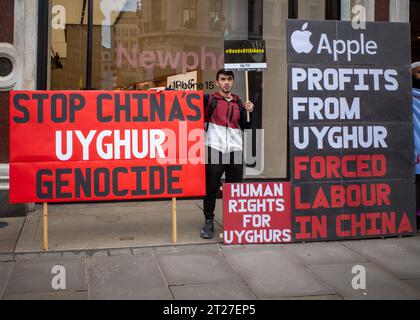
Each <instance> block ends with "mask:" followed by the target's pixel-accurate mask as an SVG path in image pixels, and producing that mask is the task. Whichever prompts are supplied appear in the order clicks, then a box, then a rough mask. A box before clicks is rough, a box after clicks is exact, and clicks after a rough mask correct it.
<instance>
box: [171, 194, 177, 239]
mask: <svg viewBox="0 0 420 320" xmlns="http://www.w3.org/2000/svg"><path fill="white" fill-rule="evenodd" d="M172 241H173V243H176V242H177V227H176V198H172Z"/></svg>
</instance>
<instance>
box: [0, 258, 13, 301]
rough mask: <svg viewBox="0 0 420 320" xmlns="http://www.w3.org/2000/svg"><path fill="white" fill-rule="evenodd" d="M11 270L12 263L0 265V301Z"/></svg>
mask: <svg viewBox="0 0 420 320" xmlns="http://www.w3.org/2000/svg"><path fill="white" fill-rule="evenodd" d="M12 268H13V262H1V263H0V299H1V297H2V296H3V293H4V290H5V289H6V285H7V281H8V280H9V277H10V273H11V271H12Z"/></svg>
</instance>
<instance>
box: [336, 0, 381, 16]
mask: <svg viewBox="0 0 420 320" xmlns="http://www.w3.org/2000/svg"><path fill="white" fill-rule="evenodd" d="M356 5H361V6H363V7H364V8H365V10H366V21H375V0H342V1H341V20H343V21H349V20H351V19H352V17H353V16H354V14H353V13H352V9H353V8H354V6H356Z"/></svg>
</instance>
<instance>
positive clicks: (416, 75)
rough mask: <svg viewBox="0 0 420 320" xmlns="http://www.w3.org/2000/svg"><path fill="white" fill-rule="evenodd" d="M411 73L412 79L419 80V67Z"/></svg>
mask: <svg viewBox="0 0 420 320" xmlns="http://www.w3.org/2000/svg"><path fill="white" fill-rule="evenodd" d="M412 72H413V77H414V78H416V79H417V80H420V66H419V67H416V68H414V69H413V70H412Z"/></svg>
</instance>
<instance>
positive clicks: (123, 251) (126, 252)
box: [109, 248, 133, 256]
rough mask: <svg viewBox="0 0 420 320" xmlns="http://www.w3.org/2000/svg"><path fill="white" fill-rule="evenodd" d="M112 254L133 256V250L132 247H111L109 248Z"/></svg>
mask: <svg viewBox="0 0 420 320" xmlns="http://www.w3.org/2000/svg"><path fill="white" fill-rule="evenodd" d="M109 255H110V256H131V255H133V252H132V251H131V249H128V248H127V249H111V250H109Z"/></svg>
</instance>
